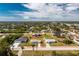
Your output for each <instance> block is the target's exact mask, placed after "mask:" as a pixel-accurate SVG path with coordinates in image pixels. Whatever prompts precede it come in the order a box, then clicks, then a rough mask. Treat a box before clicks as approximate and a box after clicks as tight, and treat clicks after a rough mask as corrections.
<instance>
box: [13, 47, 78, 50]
mask: <svg viewBox="0 0 79 59" xmlns="http://www.w3.org/2000/svg"><path fill="white" fill-rule="evenodd" d="M14 50H19V49H14ZM23 50H33V48H32V47H25V48H24V49H23ZM34 50H79V47H78V46H53V47H37V48H36V47H35V48H34Z"/></svg>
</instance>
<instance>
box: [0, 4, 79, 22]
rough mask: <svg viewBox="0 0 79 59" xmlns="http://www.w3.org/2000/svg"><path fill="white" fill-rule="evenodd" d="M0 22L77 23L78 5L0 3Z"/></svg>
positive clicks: (78, 19)
mask: <svg viewBox="0 0 79 59" xmlns="http://www.w3.org/2000/svg"><path fill="white" fill-rule="evenodd" d="M0 21H79V4H78V3H70V4H69V3H0Z"/></svg>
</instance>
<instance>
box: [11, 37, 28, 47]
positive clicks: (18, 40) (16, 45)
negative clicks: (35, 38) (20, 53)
mask: <svg viewBox="0 0 79 59" xmlns="http://www.w3.org/2000/svg"><path fill="white" fill-rule="evenodd" d="M26 41H27V38H24V37H21V38H18V39H16V40H15V41H14V43H13V45H12V46H11V47H12V48H18V46H19V45H20V44H21V43H23V42H26Z"/></svg>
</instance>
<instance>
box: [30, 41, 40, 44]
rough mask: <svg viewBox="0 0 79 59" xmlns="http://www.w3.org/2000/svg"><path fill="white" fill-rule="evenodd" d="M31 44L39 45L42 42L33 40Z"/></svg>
mask: <svg viewBox="0 0 79 59" xmlns="http://www.w3.org/2000/svg"><path fill="white" fill-rule="evenodd" d="M30 42H31V43H33V44H38V43H40V42H41V40H31V41H30Z"/></svg>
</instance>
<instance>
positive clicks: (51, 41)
mask: <svg viewBox="0 0 79 59" xmlns="http://www.w3.org/2000/svg"><path fill="white" fill-rule="evenodd" d="M45 42H46V43H55V42H56V40H55V39H45Z"/></svg>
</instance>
